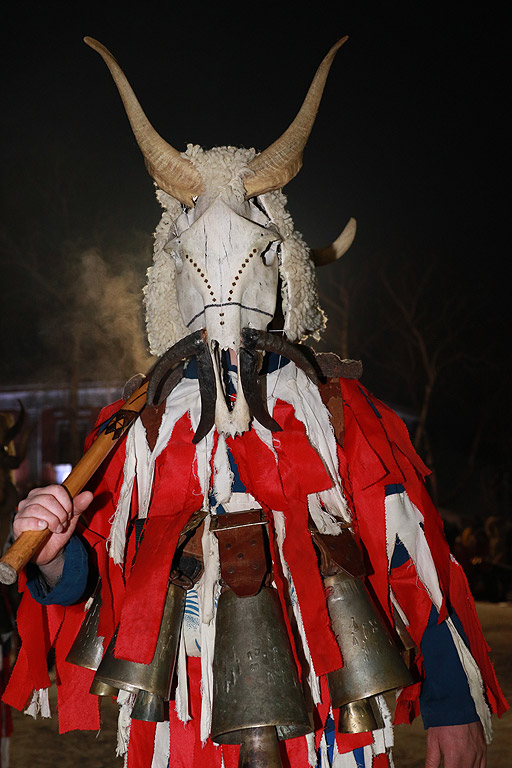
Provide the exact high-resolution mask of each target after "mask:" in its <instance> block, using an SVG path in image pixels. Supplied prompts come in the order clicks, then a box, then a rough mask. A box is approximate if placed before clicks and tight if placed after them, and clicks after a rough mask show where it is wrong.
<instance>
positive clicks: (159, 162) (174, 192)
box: [84, 37, 203, 207]
mask: <svg viewBox="0 0 512 768" xmlns="http://www.w3.org/2000/svg"><path fill="white" fill-rule="evenodd" d="M84 42H85V43H87V45H88V46H90V47H91V48H93V49H94V50H95V51H97V52H98V53H99V54H100V56H101V57H102V58H103V61H104V62H105V64H106V65H107V67H108V68H109V70H110V74H111V75H112V77H113V78H114V82H115V84H116V85H117V89H118V91H119V95H120V96H121V99H122V100H123V104H124V108H125V110H126V114H127V116H128V120H129V121H130V125H131V127H132V131H133V133H134V136H135V139H136V141H137V144H138V145H139V147H140V150H141V152H142V154H143V155H144V160H145V162H146V168H147V169H148V172H149V174H150V175H151V176H152V178H153V179H154V181H155V182H156V183H157V184H158V186H159V187H160V188H161V189H163V190H164V192H167V193H168V194H169V195H171V197H174V198H176V200H179V201H180V202H181V203H184V204H185V205H187V206H188V207H191V206H193V204H194V200H193V198H194V196H196V195H200V194H201V192H202V191H203V182H202V179H201V176H200V175H199V173H198V172H197V171H196V169H195V168H194V166H193V165H192V164H191V163H190V161H189V160H187V159H186V158H184V157H182V156H181V154H180V153H179V152H178V150H176V149H174V147H172V146H171V145H170V144H168V143H167V142H166V141H164V139H162V137H161V136H160V135H159V134H158V133H157V132H156V131H155V129H154V128H153V126H152V125H151V123H150V122H149V120H148V119H147V117H146V115H145V114H144V112H143V110H142V107H141V106H140V104H139V102H138V100H137V97H136V96H135V94H134V92H133V90H132V87H131V85H130V83H129V82H128V80H127V79H126V77H125V75H124V73H123V71H122V69H121V67H120V66H119V64H118V63H117V61H116V60H115V58H114V57H113V56H112V54H111V53H110V51H108V50H107V49H106V48H105V46H104V45H102V44H101V43H99V42H98V41H97V40H95V39H94V38H92V37H84Z"/></svg>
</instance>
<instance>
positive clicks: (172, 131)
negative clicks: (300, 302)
mask: <svg viewBox="0 0 512 768" xmlns="http://www.w3.org/2000/svg"><path fill="white" fill-rule="evenodd" d="M328 8H329V10H328ZM2 30H3V35H2V70H1V83H2V106H3V110H2V119H1V121H0V131H1V137H0V152H1V167H2V187H1V206H0V245H1V253H0V265H1V269H2V281H1V285H2V326H3V331H2V334H1V338H0V344H1V347H0V375H1V379H0V383H1V385H2V386H8V385H10V384H13V383H18V384H19V383H23V382H26V381H49V380H63V379H64V380H65V379H66V377H67V376H69V375H70V373H69V371H70V369H71V368H72V369H73V370H75V372H76V370H78V371H79V373H80V377H81V378H92V379H101V378H104V379H110V380H117V378H122V377H123V376H129V375H131V373H133V372H134V370H137V368H136V366H137V364H138V362H139V359H140V357H141V355H140V349H141V346H140V344H141V342H140V338H142V331H141V330H140V329H141V328H142V313H141V301H140V288H141V286H142V285H143V284H144V282H145V270H146V268H147V267H148V266H149V264H150V261H151V235H152V232H153V230H154V228H155V226H156V224H157V222H158V219H159V216H160V210H159V206H158V204H157V202H156V200H155V198H154V193H153V186H152V181H151V179H150V178H149V176H148V175H147V173H146V171H145V168H144V164H143V162H142V159H141V155H140V152H139V150H138V148H137V145H136V143H135V140H134V139H133V136H132V133H131V130H130V128H129V125H128V121H127V119H126V116H125V113H124V110H123V108H122V105H121V101H120V99H119V96H118V94H117V90H116V89H115V86H114V84H113V82H112V80H111V77H110V74H109V72H108V70H107V68H106V66H105V64H104V63H103V61H102V60H101V58H100V57H99V56H98V54H97V53H95V52H94V51H92V50H91V49H90V48H88V47H87V46H86V45H85V44H84V43H83V42H82V38H83V37H84V36H85V35H90V36H92V37H96V38H97V39H99V40H100V41H101V42H102V43H103V44H104V45H106V46H107V47H108V48H109V49H110V50H111V51H112V53H113V54H114V55H115V56H116V58H117V59H118V61H119V63H120V64H121V66H122V68H123V69H124V71H125V73H126V75H127V76H128V78H129V80H130V82H131V84H132V86H133V88H134V90H135V92H136V94H137V96H138V98H139V99H140V101H141V103H142V106H143V108H144V110H145V111H146V113H147V115H148V117H149V119H150V120H151V122H152V123H153V125H154V126H155V128H156V129H157V130H158V131H159V132H160V134H161V135H162V136H163V137H164V138H165V139H167V140H168V141H169V142H170V143H172V144H173V145H174V146H175V147H176V148H177V149H184V148H185V147H186V144H187V143H188V142H191V143H197V144H201V145H203V146H205V147H209V146H215V145H219V144H233V145H237V146H247V147H250V146H254V147H255V148H256V149H259V150H261V149H263V148H265V147H266V146H267V145H268V144H270V143H271V142H272V141H273V140H274V139H275V138H277V137H278V136H279V135H280V133H281V132H282V131H283V130H285V128H286V127H287V126H288V124H289V123H290V122H291V120H292V119H293V117H294V116H295V114H296V112H297V110H298V108H299V106H300V104H301V102H302V99H303V97H304V95H305V92H306V90H307V87H308V85H309V83H310V81H311V78H312V76H313V74H314V72H315V70H316V67H317V66H318V64H319V63H320V61H321V59H322V57H323V56H324V55H325V53H326V52H327V51H328V49H329V48H330V46H331V45H332V44H333V43H334V42H335V41H336V40H337V39H338V38H339V37H341V36H342V35H345V34H348V35H350V40H349V41H348V43H347V44H346V45H345V46H344V47H343V48H342V49H341V50H340V51H339V52H338V54H337V57H336V59H335V61H334V64H333V66H332V69H331V73H330V75H329V79H328V82H327V86H326V89H325V92H324V97H323V101H322V104H321V107H320V112H319V115H318V119H317V121H316V124H315V127H314V129H313V133H312V136H311V138H310V141H309V143H308V146H307V149H306V151H305V155H304V167H303V169H302V171H301V172H300V174H299V175H298V176H297V177H296V178H295V179H294V180H293V181H292V182H291V183H290V184H289V185H288V187H287V188H286V190H285V192H286V194H287V197H288V201H289V209H290V211H291V213H292V216H293V218H294V221H295V224H296V227H297V228H298V229H299V231H301V232H302V234H303V235H304V237H305V239H306V240H307V242H308V243H309V245H311V246H313V247H315V246H322V245H325V244H327V243H328V242H331V241H332V240H333V239H334V238H335V237H336V236H337V235H338V234H339V232H340V231H341V229H342V228H343V226H344V225H345V223H346V221H347V220H348V218H349V217H350V216H354V217H355V218H356V219H357V221H358V234H357V237H356V241H355V243H354V245H353V246H352V248H351V249H350V250H349V251H348V253H347V254H346V255H345V256H344V257H343V259H342V261H341V262H340V263H338V264H336V265H332V266H329V267H325V268H324V269H323V270H322V271H319V280H320V289H321V295H322V299H323V301H324V306H325V308H326V310H327V312H328V315H329V318H330V323H329V327H328V333H327V335H326V339H325V342H324V347H328V348H330V349H334V350H336V351H338V352H339V353H340V354H347V353H348V354H349V356H351V357H355V358H360V359H362V360H363V364H364V371H365V372H364V376H363V383H364V384H365V385H366V386H368V387H369V388H370V389H371V390H372V391H374V393H375V394H377V395H378V396H379V397H382V398H384V399H386V400H387V401H388V402H390V403H392V404H393V405H397V406H399V407H400V408H403V409H405V410H406V411H408V412H411V413H412V414H413V415H418V414H419V413H420V411H421V407H422V405H423V404H424V395H425V384H426V383H427V380H428V373H427V368H428V366H427V367H426V366H425V359H426V360H427V362H428V360H430V362H431V363H432V362H433V363H434V367H435V368H436V371H435V376H434V381H433V386H432V394H431V399H430V401H429V408H428V414H427V421H426V436H427V438H428V439H427V440H426V441H425V440H423V441H422V442H420V443H419V446H418V447H419V449H420V452H421V453H422V455H423V457H424V458H426V459H427V460H428V462H429V463H430V464H431V465H432V466H433V468H435V469H436V475H437V480H438V485H439V488H438V489H437V491H439V494H440V501H441V502H442V503H445V504H447V505H449V506H452V507H455V508H458V509H459V510H461V511H462V512H468V510H470V511H471V513H472V514H473V513H475V514H484V516H485V515H486V514H487V512H486V511H485V510H483V509H482V504H483V505H484V506H485V505H486V504H488V505H490V509H491V508H492V510H494V512H495V513H497V514H499V515H501V516H502V517H503V518H504V519H505V520H507V521H508V520H509V515H510V496H509V491H510V446H509V443H510V440H509V435H508V433H509V428H510V406H509V402H508V399H509V394H508V388H509V383H510V354H509V342H508V331H509V327H510V303H511V302H510V298H509V283H510V279H509V276H508V275H509V270H508V262H509V260H510V256H509V248H505V243H506V240H505V227H506V224H507V223H508V222H507V218H506V213H508V210H507V209H506V206H505V202H506V198H505V193H506V191H507V190H506V186H505V169H504V165H505V152H504V150H505V131H506V128H505V112H506V109H507V102H508V101H509V98H508V89H507V90H506V89H505V83H507V85H508V80H507V81H506V79H505V77H506V76H505V72H506V68H505V67H506V63H508V62H506V52H507V49H506V48H505V34H506V31H507V27H506V25H505V19H504V18H503V17H502V16H501V15H500V14H499V13H498V12H497V11H496V8H493V5H492V4H487V5H486V6H483V5H480V6H475V7H472V8H471V9H470V8H469V7H464V6H462V5H459V4H455V3H453V4H451V3H444V4H442V5H439V6H437V5H436V4H433V3H428V4H427V3H415V4H412V3H405V2H396V3H364V2H352V3H345V2H340V3H337V4H336V5H334V6H332V4H331V3H329V4H325V3H316V4H314V3H309V4H307V5H305V6H302V10H301V8H299V7H298V5H297V4H295V3H294V4H287V3H286V4H279V3H274V4H265V3H253V4H248V3H237V4H225V3H215V4H213V3H212V4H211V5H208V6H203V5H202V4H197V3H154V2H146V3H140V4H138V5H133V6H128V5H127V4H121V3H119V4H118V3H103V4H101V5H100V4H95V3H87V4H83V5H81V4H80V5H79V4H70V3H69V4H64V3H37V4H36V3H29V2H18V3H17V4H16V5H13V6H12V7H10V8H9V7H7V10H5V9H4V10H3V11H2ZM507 245H508V242H507ZM91 249H94V250H93V251H91ZM91 253H92V255H91ZM84 254H89V255H88V257H87V258H86V259H85V261H84ZM84 275H86V276H87V280H89V278H92V282H84V281H85V277H84ZM77 286H78V288H77ZM107 289H108V290H107ZM121 294H122V296H123V300H122V301H121V302H120V303H121V305H122V306H120V309H119V310H118V309H117V307H118V302H119V301H120V297H121ZM109 297H110V298H109ZM106 304H108V307H109V311H108V312H106V311H105V305H106ZM100 305H103V306H100ZM404 313H405V314H404ZM407 313H408V315H407V316H408V317H409V319H411V318H412V319H411V322H409V321H408V320H406V314H407ZM123 319H124V320H126V321H127V324H126V325H124V326H123V323H122V322H121V321H122V320H123ZM118 323H119V328H117V327H116V326H117V324H118ZM77 326H80V327H81V331H80V332H77V331H76V328H77ZM98 330H99V334H98V333H97V331H98ZM137 334H139V335H140V338H139V341H138V342H137V343H135V341H134V339H135V337H136V335H137ZM344 334H345V335H344ZM106 338H109V339H113V341H112V343H111V342H107V341H105V339H106ZM77 339H78V341H77ZM342 339H343V343H342ZM419 339H422V340H423V342H421V343H420V342H419V341H418V340H419ZM112 344H113V346H112ZM422 344H423V346H422ZM425 355H426V358H425ZM70 360H71V362H70ZM77 366H78V367H77ZM431 367H432V366H431ZM431 383H432V382H431ZM437 491H436V492H437ZM491 501H492V503H491Z"/></svg>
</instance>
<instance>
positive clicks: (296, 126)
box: [244, 35, 348, 198]
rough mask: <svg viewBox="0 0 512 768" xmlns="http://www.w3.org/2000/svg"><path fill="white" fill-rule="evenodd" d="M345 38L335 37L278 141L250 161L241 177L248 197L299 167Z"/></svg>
mask: <svg viewBox="0 0 512 768" xmlns="http://www.w3.org/2000/svg"><path fill="white" fill-rule="evenodd" d="M347 40H348V35H345V37H342V38H341V40H338V42H337V43H335V44H334V45H333V46H332V48H331V50H330V51H329V53H328V54H327V56H326V57H325V58H324V60H323V61H322V63H321V64H320V66H319V67H318V69H317V71H316V74H315V76H314V78H313V81H312V83H311V85H310V86H309V90H308V92H307V94H306V98H305V99H304V101H303V103H302V107H301V108H300V110H299V112H298V114H297V116H296V118H295V120H294V121H293V122H292V124H291V125H290V126H289V127H288V128H287V130H286V131H285V132H284V133H283V134H282V136H280V138H279V139H277V141H274V143H273V144H271V145H270V146H269V147H267V149H265V150H264V151H263V152H261V153H260V154H259V155H256V157H255V158H254V160H252V161H251V162H250V163H249V168H250V169H251V171H253V175H250V176H247V177H245V178H244V186H245V191H246V193H247V194H246V197H247V198H250V197H256V196H257V195H262V194H264V193H265V192H271V191H272V190H273V189H281V187H284V186H285V184H287V183H288V182H289V181H291V180H292V179H293V177H294V176H296V175H297V173H298V172H299V171H300V169H301V167H302V153H303V151H304V147H305V146H306V144H307V141H308V139H309V135H310V133H311V130H312V128H313V125H314V122H315V118H316V114H317V112H318V107H319V106H320V100H321V98H322V94H323V91H324V86H325V82H326V80H327V75H328V74H329V69H330V68H331V64H332V61H333V59H334V56H335V55H336V52H337V51H338V50H339V48H341V46H342V45H343V43H345V42H346V41H347Z"/></svg>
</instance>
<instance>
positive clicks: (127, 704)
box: [116, 690, 137, 757]
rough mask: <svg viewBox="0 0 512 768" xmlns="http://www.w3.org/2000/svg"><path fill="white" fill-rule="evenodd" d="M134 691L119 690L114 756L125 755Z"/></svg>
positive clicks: (128, 738) (128, 739)
mask: <svg viewBox="0 0 512 768" xmlns="http://www.w3.org/2000/svg"><path fill="white" fill-rule="evenodd" d="M136 696H137V694H136V693H129V692H128V691H121V690H120V691H119V693H118V696H117V704H118V706H119V714H118V717H117V748H116V756H117V757H120V756H121V755H126V754H127V752H128V742H129V741H130V724H131V714H132V709H133V705H134V704H135V698H136Z"/></svg>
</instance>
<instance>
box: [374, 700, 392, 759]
mask: <svg viewBox="0 0 512 768" xmlns="http://www.w3.org/2000/svg"><path fill="white" fill-rule="evenodd" d="M375 702H376V704H377V707H378V709H379V712H380V714H381V717H382V720H383V721H384V728H379V729H378V730H375V731H372V736H373V745H372V752H373V754H374V755H381V754H382V753H383V752H387V750H388V749H389V748H391V747H392V746H393V744H394V738H393V723H392V718H391V712H390V711H389V707H388V705H387V704H386V700H385V698H384V696H375Z"/></svg>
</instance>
